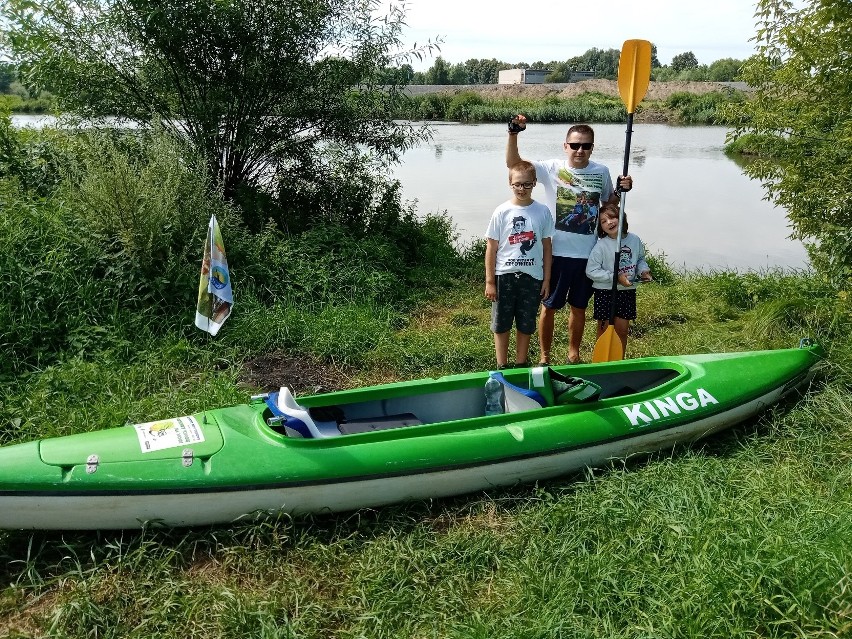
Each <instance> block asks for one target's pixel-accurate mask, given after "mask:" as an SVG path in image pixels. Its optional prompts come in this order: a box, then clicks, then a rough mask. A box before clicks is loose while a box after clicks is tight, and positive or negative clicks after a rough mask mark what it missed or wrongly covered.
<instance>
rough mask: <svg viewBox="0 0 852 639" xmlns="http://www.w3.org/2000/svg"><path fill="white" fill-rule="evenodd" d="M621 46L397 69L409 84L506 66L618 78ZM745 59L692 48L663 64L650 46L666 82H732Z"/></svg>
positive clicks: (655, 70)
mask: <svg viewBox="0 0 852 639" xmlns="http://www.w3.org/2000/svg"><path fill="white" fill-rule="evenodd" d="M620 55H621V51H619V50H618V49H598V48H595V47H593V48H591V49H589V50H588V51H586V52H585V53H584V54H583V55H579V56H575V57H573V58H569V59H568V60H551V61H550V62H544V61H542V60H537V61H535V62H533V63H531V64H528V63H526V62H517V63H508V62H504V61H502V60H497V59H496V58H491V59H485V58H471V59H469V60H467V61H465V62H459V63H455V64H453V63H450V62H448V61H447V60H445V59H444V58H443V57H441V56H438V57H437V58H435V62H434V64H432V66H431V67H429V68H428V69H427V70H426V71H415V70H414V69H413V67H412V66H411V65H403V66H402V67H400V68H398V69H397V70H396V71H395V72H396V73H398V74H399V78H400V79H401V80H402V81H403V82H405V83H406V84H435V85H437V84H442V85H443V84H455V85H460V84H497V81H498V77H499V73H500V71H503V70H505V69H546V70H548V71H549V73H548V75H547V76H546V77H545V82H570V81H571V80H572V75H573V74H575V73H578V72H587V73H588V72H591V73H592V74H593V77H595V78H602V79H607V80H615V79H616V78H617V77H618V60H619V57H620ZM742 65H743V60H737V59H735V58H723V59H721V60H716V61H715V62H712V63H711V64H699V62H698V59H697V58H696V57H695V54H694V53H693V52H692V51H685V52H683V53H679V54H678V55H676V56H674V57H673V58H672V62H671V64H667V65H665V64H661V63H660V60H659V58H658V57H657V47H656V45H652V46H651V79H653V80H657V81H661V82H665V81H671V80H681V81H691V82H732V81H735V80H739V74H740V68H741V67H742Z"/></svg>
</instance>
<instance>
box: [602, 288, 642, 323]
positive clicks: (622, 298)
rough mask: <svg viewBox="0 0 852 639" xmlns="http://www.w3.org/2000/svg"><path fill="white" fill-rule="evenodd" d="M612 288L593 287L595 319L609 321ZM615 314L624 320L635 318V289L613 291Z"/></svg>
mask: <svg viewBox="0 0 852 639" xmlns="http://www.w3.org/2000/svg"><path fill="white" fill-rule="evenodd" d="M610 304H612V289H602V288H596V289H595V319H596V320H605V321H607V322H608V321H609V312H610V310H611V309H610ZM615 316H616V317H620V318H622V319H626V320H635V319H636V291H635V290H632V291H616V292H615Z"/></svg>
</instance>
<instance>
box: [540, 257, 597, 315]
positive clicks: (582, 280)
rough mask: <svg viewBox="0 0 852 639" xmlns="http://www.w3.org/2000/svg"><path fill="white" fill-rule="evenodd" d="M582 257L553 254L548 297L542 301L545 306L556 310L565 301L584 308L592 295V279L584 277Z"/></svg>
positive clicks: (584, 268) (586, 262) (562, 305)
mask: <svg viewBox="0 0 852 639" xmlns="http://www.w3.org/2000/svg"><path fill="white" fill-rule="evenodd" d="M588 263H589V260H587V259H585V258H582V257H561V256H557V255H554V256H553V263H552V266H551V267H550V297H548V298H547V299H546V300H544V301H543V302H542V304H544V305H545V306H546V307H547V308H551V309H553V310H555V311H558V310H559V309H560V308H563V307H564V306H565V302H566V301H567V302H568V304H570V305H571V306H576V307H577V308H586V307H587V306H588V305H589V300H590V299H591V297H592V280H590V279H589V278H588V277H586V264H588Z"/></svg>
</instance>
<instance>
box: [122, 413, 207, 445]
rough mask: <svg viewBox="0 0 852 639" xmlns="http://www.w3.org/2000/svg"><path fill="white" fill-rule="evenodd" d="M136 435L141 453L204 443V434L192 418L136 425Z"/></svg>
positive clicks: (178, 418)
mask: <svg viewBox="0 0 852 639" xmlns="http://www.w3.org/2000/svg"><path fill="white" fill-rule="evenodd" d="M134 428H135V429H136V435H137V436H138V437H139V445H140V446H141V447H142V452H143V453H150V452H152V451H155V450H164V449H166V448H177V447H179V446H186V445H187V444H197V443H198V442H203V441H204V433H202V432H201V427H200V426H199V425H198V421H196V419H195V418H194V417H173V418H171V419H162V420H160V421H157V422H147V423H146V424H136V425H135V426H134Z"/></svg>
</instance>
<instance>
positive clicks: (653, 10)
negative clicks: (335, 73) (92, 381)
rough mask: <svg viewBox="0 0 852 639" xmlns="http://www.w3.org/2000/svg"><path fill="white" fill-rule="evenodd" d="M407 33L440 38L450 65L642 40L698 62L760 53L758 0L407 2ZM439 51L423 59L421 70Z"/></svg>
mask: <svg viewBox="0 0 852 639" xmlns="http://www.w3.org/2000/svg"><path fill="white" fill-rule="evenodd" d="M407 5H408V11H407V14H406V15H407V18H406V22H407V24H408V28H407V29H406V30H405V32H404V36H403V37H404V38H405V43H406V44H407V45H408V46H411V45H413V44H415V43H417V44H418V45H419V44H422V43H424V42H426V41H427V40H429V39H430V38H431V39H433V40H434V39H435V37H441V38H442V39H443V43H442V44H441V52H440V54H435V55H441V56H442V57H443V58H444V60H446V61H447V62H450V63H453V64H455V63H458V62H464V61H465V60H468V59H470V58H487V59H490V58H496V59H498V60H500V61H503V62H509V63H515V62H527V63H532V62H535V61H537V60H541V61H544V62H549V61H551V60H567V59H568V58H572V57H574V56H578V55H582V54H583V53H585V52H586V51H587V50H588V49H591V48H592V47H597V48H599V49H621V45H622V44H623V42H624V41H625V40H629V39H633V38H638V39H642V40H650V41H651V42H652V43H653V44H655V45H657V57H658V58H659V59H660V62H661V63H663V64H669V63H670V62H671V59H672V57H673V56H675V55H677V54H679V53H683V52H685V51H692V52H693V53H694V54H695V57H696V58H698V62H699V63H700V64H710V63H711V62H714V61H715V60H719V59H721V58H737V59H744V58H747V57H749V56H750V55H751V54H752V53H754V43H752V42H749V40H750V39H751V38H753V37H754V35H755V32H756V28H755V18H754V8H755V6H754V1H753V0H712V1H711V2H700V3H699V2H690V1H689V0H643V1H640V0H636V1H634V2H630V1H628V0H591V1H587V2H577V1H576V0H562V1H561V2H559V1H557V2H554V1H553V0H520V1H516V2H507V1H506V0H488V1H486V0H407ZM433 63H434V56H433V57H430V58H427V59H424V61H423V62H420V63H418V62H417V61H416V60H415V61H414V64H413V66H414V68H415V70H418V71H422V70H425V69H427V68H429V67H430V66H431V65H432V64H433Z"/></svg>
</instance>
